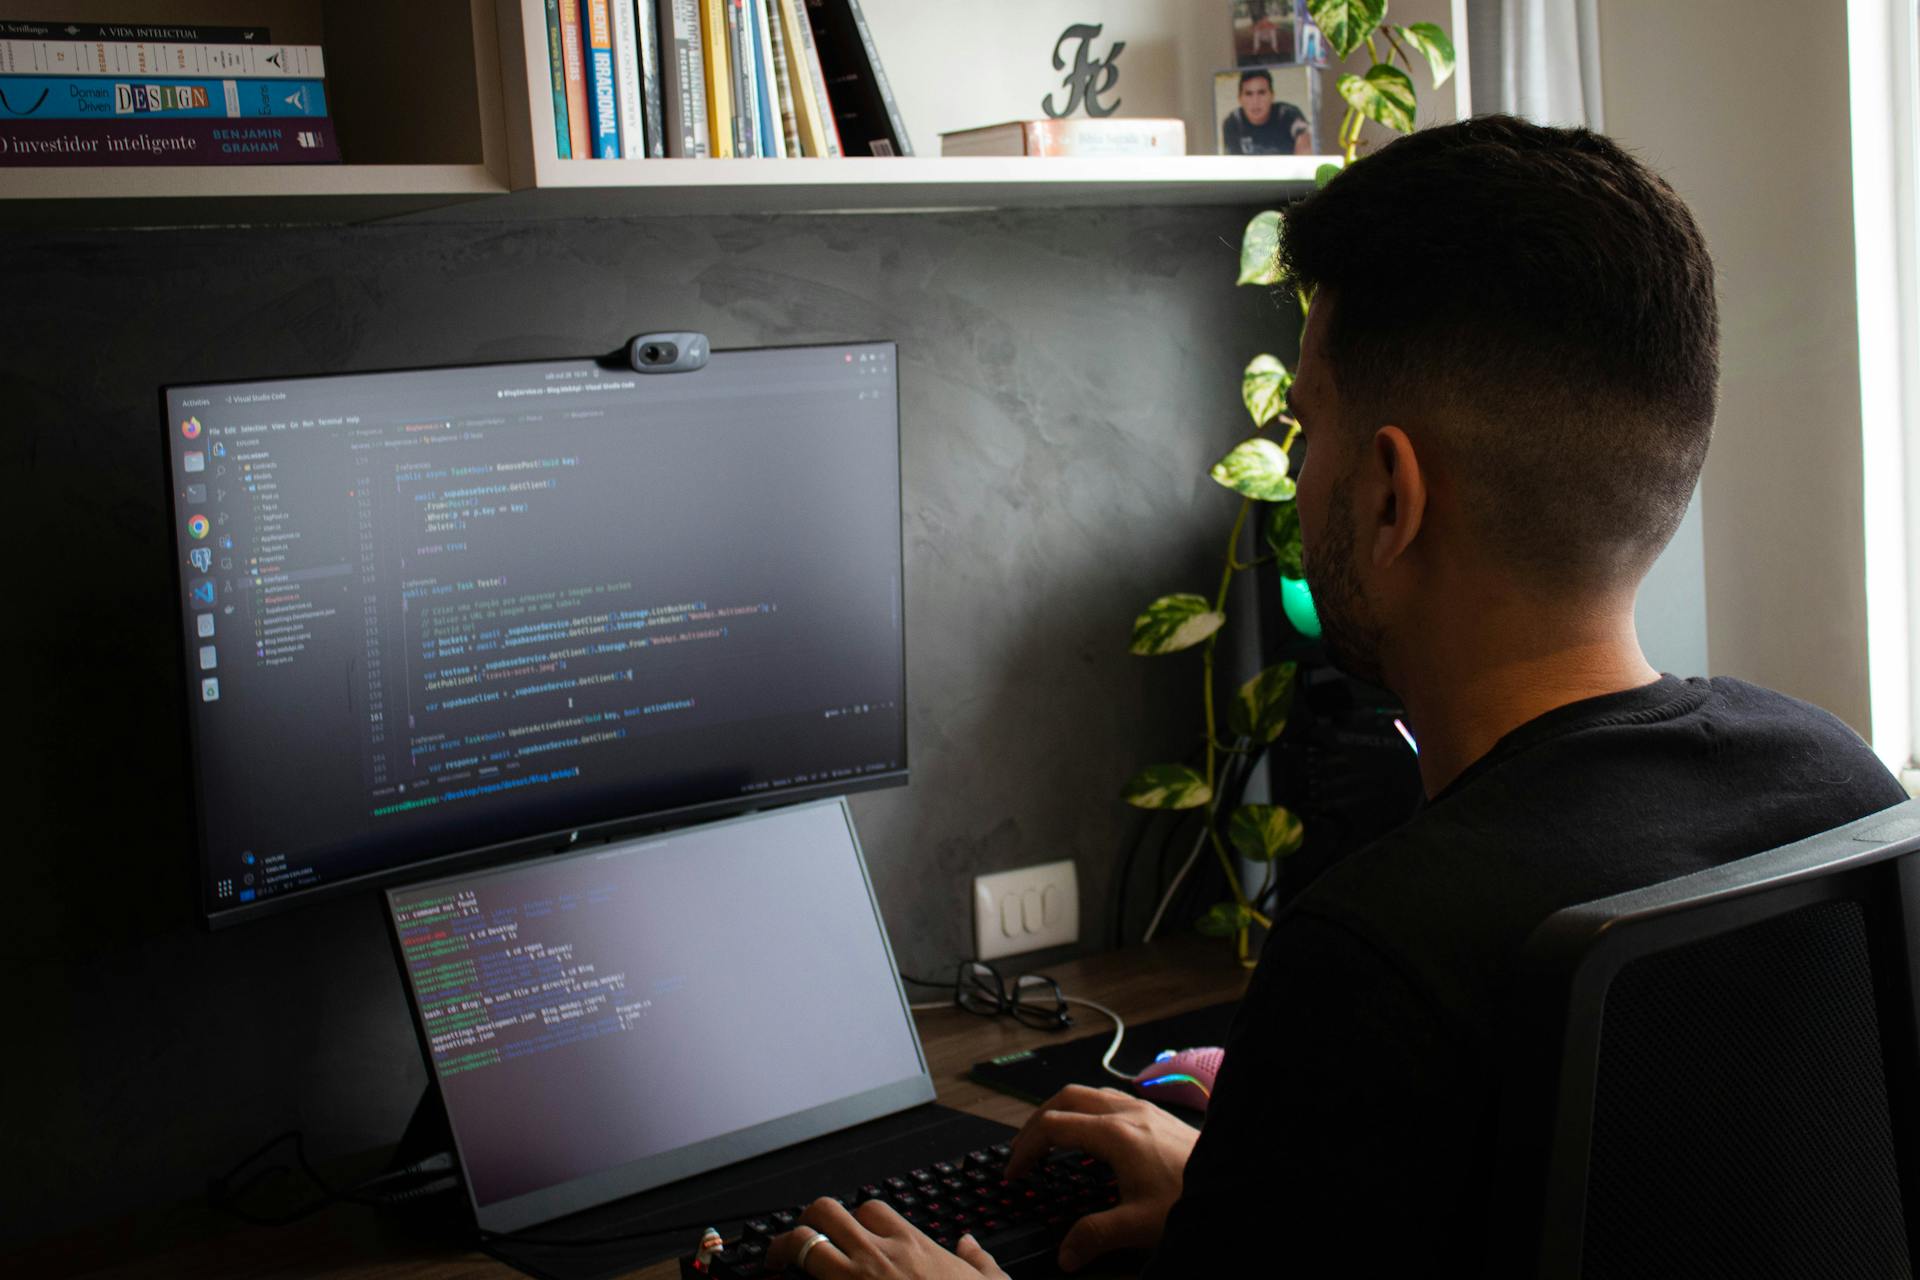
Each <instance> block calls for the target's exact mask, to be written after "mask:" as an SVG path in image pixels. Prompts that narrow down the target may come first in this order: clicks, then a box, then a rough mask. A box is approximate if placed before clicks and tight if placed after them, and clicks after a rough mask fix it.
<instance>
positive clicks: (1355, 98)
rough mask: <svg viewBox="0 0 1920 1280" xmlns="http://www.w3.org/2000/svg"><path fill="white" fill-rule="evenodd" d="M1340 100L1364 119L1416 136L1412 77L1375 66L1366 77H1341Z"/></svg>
mask: <svg viewBox="0 0 1920 1280" xmlns="http://www.w3.org/2000/svg"><path fill="white" fill-rule="evenodd" d="M1340 96H1341V97H1343V98H1345V99H1346V100H1347V101H1348V102H1350V103H1352V104H1353V106H1354V107H1355V109H1357V110H1358V111H1359V112H1360V114H1361V115H1363V116H1365V117H1366V118H1367V119H1369V120H1378V121H1379V122H1380V123H1381V124H1383V125H1385V126H1387V128H1389V129H1393V130H1396V131H1397V132H1400V133H1412V132H1413V104H1414V92H1413V77H1411V76H1409V75H1408V74H1407V73H1406V72H1404V71H1402V70H1401V69H1400V68H1398V67H1390V66H1388V65H1387V64H1386V63H1384V62H1376V63H1374V64H1373V65H1372V66H1371V67H1368V68H1367V74H1366V75H1364V76H1341V77H1340Z"/></svg>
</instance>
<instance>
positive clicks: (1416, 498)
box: [1372, 427, 1427, 569]
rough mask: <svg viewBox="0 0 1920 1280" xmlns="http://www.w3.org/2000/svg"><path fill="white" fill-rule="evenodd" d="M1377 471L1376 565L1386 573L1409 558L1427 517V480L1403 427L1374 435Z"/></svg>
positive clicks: (1374, 542) (1374, 538) (1374, 519)
mask: <svg viewBox="0 0 1920 1280" xmlns="http://www.w3.org/2000/svg"><path fill="white" fill-rule="evenodd" d="M1372 449H1373V471H1374V475H1375V478H1376V481H1377V482H1378V484H1379V486H1380V487H1379V490H1378V493H1379V498H1378V500H1377V502H1376V505H1375V509H1374V512H1373V523H1374V529H1373V547H1372V554H1373V563H1374V566H1375V567H1376V568H1380V569H1384V568H1387V567H1388V566H1389V565H1392V564H1394V563H1395V562H1396V561H1398V560H1399V559H1400V557H1401V556H1403V555H1405V554H1406V550H1407V548H1408V547H1410V546H1412V545H1413V540H1414V538H1416V537H1418V536H1419V533H1420V525H1421V522H1422V521H1424V520H1425V519H1426V515H1427V477H1426V473H1425V472H1424V471H1422V470H1421V469H1420V459H1419V456H1418V455H1417V454H1415V453H1414V451H1413V441H1412V440H1410V439H1408V438H1407V433H1406V432H1404V431H1402V430H1401V429H1400V428H1399V427H1381V428H1380V429H1379V430H1378V431H1376V432H1374V433H1373V441H1372Z"/></svg>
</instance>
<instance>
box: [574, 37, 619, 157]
mask: <svg viewBox="0 0 1920 1280" xmlns="http://www.w3.org/2000/svg"><path fill="white" fill-rule="evenodd" d="M582 4H583V6H584V7H583V8H582V10H581V19H582V22H581V25H582V26H584V27H585V28H586V33H585V39H586V53H587V104H588V110H590V111H591V112H592V113H593V117H592V119H593V130H592V132H593V158H594V159H596V160H618V159H619V158H620V108H619V104H618V103H617V102H616V101H615V98H614V85H613V21H612V15H611V14H610V13H609V11H608V8H607V0H582Z"/></svg>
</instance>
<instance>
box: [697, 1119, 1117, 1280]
mask: <svg viewBox="0 0 1920 1280" xmlns="http://www.w3.org/2000/svg"><path fill="white" fill-rule="evenodd" d="M1010 1154H1011V1151H1010V1150H1009V1149H1008V1147H1007V1146H1006V1145H1005V1144H1001V1145H999V1146H993V1147H987V1148H984V1149H982V1150H979V1151H969V1152H967V1153H966V1154H965V1155H960V1156H956V1157H954V1158H953V1159H950V1160H940V1161H935V1162H934V1163H932V1164H930V1165H927V1166H926V1167H924V1168H919V1169H910V1170H907V1171H906V1172H904V1173H897V1174H894V1175H892V1176H890V1177H886V1178H882V1179H881V1180H880V1181H878V1182H873V1183H869V1184H867V1185H866V1186H863V1187H861V1188H859V1189H858V1190H857V1191H853V1192H851V1193H847V1194H841V1195H835V1196H833V1197H832V1198H833V1199H836V1200H838V1201H840V1202H841V1203H842V1204H844V1205H846V1206H847V1207H848V1208H850V1209H851V1208H854V1207H857V1206H858V1205H861V1204H864V1203H865V1202H867V1201H868V1200H882V1201H885V1202H886V1203H887V1204H889V1205H891V1206H892V1207H893V1208H894V1209H896V1210H898V1211H899V1213H900V1216H901V1217H903V1218H905V1219H906V1220H907V1221H908V1222H911V1223H912V1224H913V1225H914V1226H916V1227H918V1228H920V1230H922V1231H924V1232H926V1233H927V1235H928V1236H930V1237H932V1239H933V1241H934V1243H935V1244H938V1245H939V1246H940V1247H941V1248H943V1249H951V1248H953V1246H954V1243H955V1242H956V1241H958V1240H959V1239H960V1237H961V1236H963V1235H966V1234H969V1233H971V1234H972V1236H973V1238H974V1239H975V1240H977V1241H979V1242H980V1246H981V1248H983V1249H985V1250H986V1251H987V1252H988V1253H990V1254H992V1255H993V1259H994V1261H995V1262H997V1263H999V1264H1000V1268H1001V1270H1003V1271H1005V1272H1006V1273H1007V1274H1008V1275H1009V1276H1014V1277H1019V1276H1023V1275H1026V1276H1033V1275H1052V1274H1057V1269H1056V1268H1055V1265H1054V1253H1055V1251H1056V1250H1057V1249H1058V1248H1059V1247H1060V1241H1061V1240H1062V1239H1063V1238H1065V1236H1066V1234H1067V1229H1068V1228H1069V1227H1071V1226H1072V1225H1073V1224H1074V1222H1075V1221H1077V1220H1078V1219H1080V1218H1082V1217H1084V1216H1086V1215H1087V1214H1089V1213H1098V1212H1100V1211H1101V1210H1103V1209H1106V1208H1109V1207H1111V1206H1112V1205H1115V1204H1117V1203H1119V1200H1120V1192H1119V1189H1118V1188H1117V1187H1116V1186H1115V1184H1114V1176H1113V1171H1112V1170H1111V1169H1110V1168H1108V1167H1107V1166H1106V1165H1105V1164H1103V1163H1101V1162H1100V1161H1098V1160H1096V1159H1094V1158H1093V1157H1092V1156H1090V1155H1086V1154H1085V1153H1083V1152H1079V1151H1055V1152H1053V1153H1052V1154H1050V1155H1049V1156H1047V1158H1046V1159H1044V1160H1043V1161H1041V1163H1040V1164H1039V1166H1038V1167H1036V1168H1035V1169H1034V1170H1033V1172H1031V1173H1029V1174H1028V1175H1027V1176H1026V1177H1024V1178H1021V1179H1019V1180H1018V1181H1014V1182H1009V1181H1007V1180H1006V1179H1005V1178H1004V1177H1002V1176H1001V1174H1002V1173H1003V1171H1004V1170H1005V1168H1006V1164H1007V1157H1008V1156H1009V1155H1010ZM803 1208H804V1206H795V1207H794V1208H791V1209H782V1210H781V1211H779V1212H778V1213H773V1214H769V1215H767V1216H766V1217H762V1218H753V1219H750V1220H749V1221H748V1222H747V1223H746V1224H745V1226H744V1228H743V1229H742V1231H741V1233H740V1234H739V1236H737V1237H736V1238H734V1239H732V1240H728V1241H726V1242H725V1245H724V1247H723V1248H722V1249H721V1250H720V1251H719V1253H717V1254H716V1255H714V1256H713V1257H712V1258H711V1259H709V1260H707V1261H706V1263H705V1264H704V1269H703V1266H702V1263H701V1262H700V1261H699V1260H697V1259H695V1258H683V1259H681V1262H680V1274H681V1275H682V1277H685V1280H762V1278H763V1277H766V1276H770V1275H773V1274H776V1273H775V1272H772V1271H769V1270H768V1269H767V1265H766V1256H767V1243H768V1241H770V1240H771V1239H772V1238H773V1237H774V1236H777V1235H779V1234H781V1233H782V1232H785V1231H791V1230H792V1229H793V1228H794V1227H795V1226H796V1225H798V1224H799V1221H800V1214H801V1212H802V1210H803Z"/></svg>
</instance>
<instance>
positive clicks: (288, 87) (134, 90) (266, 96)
mask: <svg viewBox="0 0 1920 1280" xmlns="http://www.w3.org/2000/svg"><path fill="white" fill-rule="evenodd" d="M325 114H327V94H326V89H325V87H324V86H323V85H322V84H321V83H320V81H318V80H144V81H128V80H117V79H112V78H110V77H107V76H0V119H7V118H12V119H28V118H31V119H37V120H111V119H114V118H116V117H124V116H153V117H165V118H167V119H178V118H183V117H184V118H194V117H199V116H218V117H225V118H229V119H232V118H239V117H252V116H324V115H325Z"/></svg>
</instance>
